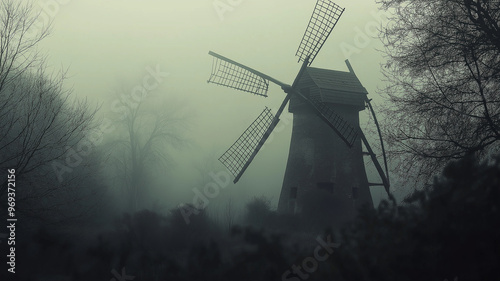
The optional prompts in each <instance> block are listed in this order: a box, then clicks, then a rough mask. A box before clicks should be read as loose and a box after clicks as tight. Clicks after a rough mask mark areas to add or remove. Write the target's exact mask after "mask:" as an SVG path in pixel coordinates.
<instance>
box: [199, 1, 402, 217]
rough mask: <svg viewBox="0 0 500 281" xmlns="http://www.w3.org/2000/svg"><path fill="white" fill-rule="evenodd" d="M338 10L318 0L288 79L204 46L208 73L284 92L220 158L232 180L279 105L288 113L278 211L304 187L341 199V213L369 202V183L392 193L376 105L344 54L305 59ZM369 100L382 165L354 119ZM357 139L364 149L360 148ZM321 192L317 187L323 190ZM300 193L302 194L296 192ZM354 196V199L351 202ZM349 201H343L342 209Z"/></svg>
mask: <svg viewBox="0 0 500 281" xmlns="http://www.w3.org/2000/svg"><path fill="white" fill-rule="evenodd" d="M343 12H344V8H341V7H340V6H338V5H337V4H335V3H333V2H332V1H330V0H317V2H316V6H315V8H314V11H313V14H312V16H311V19H310V21H309V24H308V26H307V28H306V31H305V33H304V35H303V37H302V40H301V42H300V45H299V48H298V50H297V53H296V56H298V57H299V60H298V61H299V62H302V66H301V68H300V70H299V72H298V74H297V76H296V78H295V80H294V81H293V83H292V85H288V84H285V83H283V82H281V81H279V80H277V79H275V78H273V77H271V76H269V75H266V74H264V73H262V72H259V71H257V70H255V69H252V68H250V67H247V66H245V65H243V64H240V63H238V62H235V61H233V60H231V59H228V58H226V57H224V56H221V55H219V54H216V53H214V52H211V51H210V52H209V55H211V56H212V57H213V65H212V72H211V75H210V78H209V80H208V82H209V83H214V84H218V85H222V86H226V87H230V88H234V89H237V90H240V91H244V92H249V93H252V94H255V95H259V96H264V97H267V92H268V88H269V82H272V83H274V84H276V85H278V86H280V87H281V88H282V89H283V91H284V92H285V93H286V96H285V98H284V100H283V102H282V103H281V106H280V107H279V109H278V111H277V112H276V114H275V115H273V114H272V112H271V110H270V109H269V108H265V109H264V110H263V111H262V113H261V114H260V115H259V116H258V117H257V119H255V121H254V122H253V123H252V124H251V125H250V126H249V127H248V128H247V129H246V130H245V131H244V132H243V134H241V136H240V137H239V138H238V139H237V140H236V142H235V143H234V144H233V145H232V146H231V147H230V148H229V149H228V150H227V151H226V152H225V153H224V154H223V155H222V156H221V157H220V158H219V160H220V161H221V162H222V163H223V164H224V166H226V168H227V169H228V170H229V171H230V172H231V173H232V174H233V175H234V177H235V178H234V183H236V182H238V180H239V179H240V177H241V176H242V175H243V173H244V172H245V170H246V169H247V168H248V166H249V165H250V163H251V162H252V161H253V160H254V158H255V156H256V155H257V153H258V152H259V150H260V149H261V147H262V146H263V144H264V143H265V141H266V140H267V138H268V137H269V135H270V134H271V132H272V131H273V129H274V128H275V127H276V125H277V124H278V122H279V120H280V119H279V117H280V115H281V113H282V112H283V110H284V108H285V106H286V105H287V104H288V103H289V102H290V105H289V111H290V112H291V113H293V128H292V139H291V144H290V151H289V156H288V162H287V167H286V172H285V177H284V180H283V187H282V189H281V195H280V199H279V204H278V210H279V211H281V212H291V213H293V212H300V211H301V210H302V209H303V208H304V207H306V206H305V205H304V204H306V203H305V199H304V198H306V197H307V195H308V194H309V193H311V192H312V193H314V192H320V195H321V194H327V193H329V194H331V196H332V198H337V201H336V204H337V203H338V202H340V201H343V202H344V203H345V202H348V203H349V204H344V205H346V206H348V207H345V208H344V210H340V211H341V212H344V213H349V212H350V213H353V212H354V210H355V209H356V207H357V206H359V205H361V204H366V203H367V204H369V205H371V206H373V203H372V199H371V195H370V190H369V187H370V186H374V185H380V186H383V187H384V188H385V190H386V192H387V194H388V195H389V198H391V200H393V199H394V197H393V196H392V195H391V193H390V191H389V179H388V170H387V161H386V157H385V151H384V148H383V142H382V137H381V133H380V128H379V126H378V122H377V119H376V117H375V113H374V111H373V108H372V106H371V104H370V100H369V99H368V98H367V94H368V93H367V91H366V89H365V88H364V87H363V86H362V85H361V83H360V82H359V80H358V78H357V77H356V74H355V73H354V70H353V69H352V67H351V65H350V64H349V61H347V60H346V64H347V67H348V69H349V72H343V71H334V70H328V69H319V68H313V67H310V65H311V63H312V62H313V61H314V59H315V57H316V55H317V54H318V53H319V51H320V49H321V47H322V46H323V44H324V43H325V41H326V40H327V38H328V36H329V35H330V33H331V32H332V30H333V28H334V27H335V25H336V24H337V22H338V20H339V18H340V17H341V15H342V14H343ZM365 107H367V108H369V110H370V112H371V114H372V115H373V117H374V120H375V124H376V127H377V130H378V133H379V137H380V142H381V147H382V155H383V160H384V165H385V170H384V169H382V166H381V165H380V163H379V161H378V159H377V157H376V155H375V153H374V152H373V150H372V148H371V146H370V144H369V143H368V140H367V138H366V137H365V135H364V133H363V132H362V130H361V129H360V127H359V117H358V115H359V111H361V110H364V109H365ZM361 143H363V145H364V148H365V149H366V151H365V152H363V151H362V145H361ZM364 156H369V157H370V158H371V160H372V162H373V164H374V166H375V168H376V169H377V172H378V174H379V176H380V179H381V183H369V182H368V180H367V176H366V171H365V167H364V160H363V157H364ZM321 192H323V193H321ZM302 199H304V200H302ZM351 203H352V204H351ZM346 208H347V209H346Z"/></svg>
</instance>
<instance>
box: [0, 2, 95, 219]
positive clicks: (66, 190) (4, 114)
mask: <svg viewBox="0 0 500 281" xmlns="http://www.w3.org/2000/svg"><path fill="white" fill-rule="evenodd" d="M38 22H39V18H38V14H36V13H34V12H33V7H32V3H27V2H23V1H11V0H7V1H2V3H1V4H0V170H1V171H0V175H1V177H2V180H0V183H2V185H1V186H0V199H1V203H0V205H2V206H3V205H4V204H5V203H6V202H7V200H6V199H5V197H6V196H7V193H6V192H5V191H6V189H7V184H6V179H7V177H6V176H5V173H6V171H7V169H15V175H16V183H17V185H18V186H19V187H22V188H19V189H17V192H16V201H17V203H18V204H21V205H18V207H20V208H18V209H17V210H18V211H19V213H18V215H21V214H23V215H25V216H29V217H31V218H33V219H35V220H38V221H39V222H40V221H44V223H47V224H48V223H49V222H55V221H61V220H63V218H65V219H75V218H76V217H77V216H78V215H77V213H79V214H82V212H83V213H86V212H87V211H88V209H87V208H82V209H79V208H78V207H83V206H87V207H88V206H89V205H92V204H91V202H94V201H92V200H88V199H89V198H90V197H94V198H99V196H96V193H95V191H96V190H98V189H99V187H100V185H99V184H98V183H97V181H94V179H95V177H94V175H97V173H96V171H95V170H93V171H91V172H93V173H94V175H93V176H89V172H90V171H89V170H88V169H86V168H88V167H89V166H91V165H89V163H90V162H92V161H94V160H96V157H95V154H93V155H92V148H93V145H94V144H92V143H88V142H87V143H86V144H85V145H82V144H83V143H82V142H81V141H82V140H84V139H85V137H86V135H87V133H88V132H89V131H90V130H91V129H93V128H94V126H95V124H94V123H93V122H92V120H93V116H94V113H95V110H92V109H91V108H90V107H89V105H88V104H87V103H86V102H85V101H79V100H76V99H74V98H73V97H71V95H70V92H69V91H66V90H64V88H63V81H64V72H61V73H59V74H57V76H55V75H49V74H47V73H46V71H45V70H46V66H45V64H44V63H43V58H42V57H41V56H40V54H39V53H38V52H37V49H36V46H37V44H38V43H39V42H40V41H41V40H42V39H43V38H45V37H46V36H47V35H48V31H49V29H48V28H49V26H50V25H46V26H42V27H40V26H38V25H36V23H38ZM83 148H84V149H85V151H77V150H79V149H83ZM69 151H75V154H77V156H78V157H80V158H79V159H77V160H80V161H76V162H75V161H73V162H72V163H71V164H72V165H71V167H68V166H67V165H66V163H65V160H66V159H68V158H71V157H69V156H68V152H69ZM79 154H82V155H83V154H84V155H85V158H86V159H85V160H83V158H81V155H79ZM61 159H62V160H61ZM60 160H61V161H60ZM61 163H62V164H61ZM54 164H55V166H54ZM73 164H74V165H73ZM77 166H78V168H77ZM94 167H95V168H97V167H96V166H95V165H94ZM74 169H77V171H73V170H74ZM69 171H71V173H70V172H69ZM62 174H65V175H64V177H63V176H62ZM84 198H86V199H87V200H84ZM82 201H85V203H84V202H82ZM87 204H88V205H87ZM28 225H29V224H28V223H26V224H25V226H28Z"/></svg>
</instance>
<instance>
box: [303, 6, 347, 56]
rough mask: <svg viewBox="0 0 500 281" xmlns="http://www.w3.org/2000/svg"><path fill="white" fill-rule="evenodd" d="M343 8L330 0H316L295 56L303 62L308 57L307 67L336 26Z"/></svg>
mask: <svg viewBox="0 0 500 281" xmlns="http://www.w3.org/2000/svg"><path fill="white" fill-rule="evenodd" d="M343 12H344V8H341V7H340V6H339V5H337V4H335V3H333V2H332V1H330V0H318V1H317V2H316V6H315V7H314V11H313V14H312V15H311V19H310V20H309V24H308V26H307V28H306V31H305V33H304V36H303V37H302V41H301V42H300V45H299V48H298V49H297V53H296V54H295V55H296V56H298V57H299V61H304V60H305V59H306V58H307V57H308V56H309V65H310V64H311V63H312V62H313V60H314V58H315V57H316V55H317V54H318V52H319V50H320V49H321V47H323V44H324V43H325V41H326V39H328V36H330V33H331V32H332V30H333V28H334V27H335V25H336V24H337V21H338V20H339V18H340V16H341V15H342V13H343Z"/></svg>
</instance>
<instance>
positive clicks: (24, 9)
mask: <svg viewBox="0 0 500 281" xmlns="http://www.w3.org/2000/svg"><path fill="white" fill-rule="evenodd" d="M33 7H34V5H33V4H32V3H31V2H29V1H15V0H5V1H2V2H1V3H0V93H1V92H2V89H3V87H4V86H5V85H7V84H10V83H13V82H14V81H16V79H17V78H18V77H19V76H21V75H23V74H24V73H26V72H29V71H31V70H32V69H33V68H34V69H37V68H38V66H40V65H42V64H43V60H44V57H43V56H41V55H40V53H39V52H38V50H37V49H36V46H37V44H38V43H39V42H40V41H42V40H43V39H44V38H45V37H47V36H48V35H49V33H50V26H51V24H50V23H46V24H45V25H41V26H40V25H39V24H37V23H39V20H40V13H37V12H35V11H34V8H33Z"/></svg>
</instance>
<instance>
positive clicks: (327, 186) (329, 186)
mask: <svg viewBox="0 0 500 281" xmlns="http://www.w3.org/2000/svg"><path fill="white" fill-rule="evenodd" d="M316 185H317V187H318V189H321V190H325V191H327V192H329V193H332V194H333V191H334V183H333V182H318V183H317V184H316Z"/></svg>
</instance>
